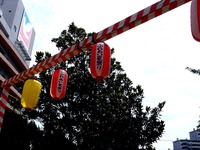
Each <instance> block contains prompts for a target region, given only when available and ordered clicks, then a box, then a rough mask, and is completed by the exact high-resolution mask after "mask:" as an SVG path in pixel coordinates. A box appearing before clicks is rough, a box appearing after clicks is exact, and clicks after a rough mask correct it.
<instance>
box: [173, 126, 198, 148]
mask: <svg viewBox="0 0 200 150" xmlns="http://www.w3.org/2000/svg"><path fill="white" fill-rule="evenodd" d="M189 134H190V139H177V140H176V141H174V142H173V147H174V150H200V131H199V130H195V129H193V131H191V132H189Z"/></svg>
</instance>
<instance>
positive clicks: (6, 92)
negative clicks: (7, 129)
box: [0, 86, 10, 132]
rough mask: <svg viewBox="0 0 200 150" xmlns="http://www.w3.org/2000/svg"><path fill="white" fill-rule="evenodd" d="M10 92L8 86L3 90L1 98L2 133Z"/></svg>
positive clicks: (0, 122)
mask: <svg viewBox="0 0 200 150" xmlns="http://www.w3.org/2000/svg"><path fill="white" fill-rule="evenodd" d="M9 90H10V87H7V86H6V87H4V88H3V91H2V93H1V98H0V132H1V127H2V124H3V118H4V114H5V110H6V107H7V103H8V96H9Z"/></svg>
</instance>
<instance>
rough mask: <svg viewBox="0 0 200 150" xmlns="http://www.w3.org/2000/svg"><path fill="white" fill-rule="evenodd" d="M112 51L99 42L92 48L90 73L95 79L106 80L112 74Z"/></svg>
mask: <svg viewBox="0 0 200 150" xmlns="http://www.w3.org/2000/svg"><path fill="white" fill-rule="evenodd" d="M110 64H111V51H110V47H109V46H108V45H107V44H106V43H103V42H99V43H97V44H95V45H94V46H93V47H92V51H91V57H90V71H91V75H92V77H93V78H95V79H97V80H104V79H105V78H107V77H108V75H109V73H110Z"/></svg>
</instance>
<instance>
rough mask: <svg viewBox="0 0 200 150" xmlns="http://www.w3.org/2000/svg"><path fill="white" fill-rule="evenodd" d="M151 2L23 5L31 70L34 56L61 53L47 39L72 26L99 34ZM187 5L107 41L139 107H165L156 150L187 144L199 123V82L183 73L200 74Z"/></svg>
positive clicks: (42, 0) (43, 0)
mask: <svg viewBox="0 0 200 150" xmlns="http://www.w3.org/2000/svg"><path fill="white" fill-rule="evenodd" d="M155 2H157V1H156V0H124V1H123V2H122V1H114V0H110V1H106V0H102V1H100V2H94V1H92V0H86V1H80V0H73V1H65V0H56V1H49V0H34V1H33V0H32V1H30V0H23V3H24V5H25V8H26V12H27V14H28V16H29V19H30V22H31V23H32V25H33V27H34V29H35V31H36V37H35V43H34V47H33V55H32V61H31V65H30V67H31V66H32V65H33V64H35V62H34V57H35V56H34V55H35V52H36V51H48V52H50V53H51V54H52V55H54V54H56V53H58V52H59V51H58V50H57V48H56V46H55V44H54V43H52V42H51V39H52V38H54V37H58V36H59V35H60V33H61V31H62V30H64V29H68V26H69V24H71V23H72V22H74V23H75V25H77V26H78V27H82V28H84V29H85V30H86V32H87V33H90V32H99V31H101V30H103V29H105V28H107V27H109V26H111V25H113V24H115V23H116V22H118V21H121V20H122V19H125V18H126V17H128V16H130V15H132V14H134V13H137V12H138V11H140V10H142V9H144V8H146V7H148V6H150V5H152V4H154V3H155ZM190 5H191V2H188V3H186V4H184V5H182V6H180V7H178V8H176V9H174V10H172V11H170V12H167V13H165V14H163V15H161V16H159V17H157V18H154V19H152V20H150V21H148V22H146V23H144V24H141V25H139V26H137V27H136V28H133V29H131V30H128V31H127V32H124V33H122V34H120V35H118V36H116V37H114V38H111V39H110V40H108V41H106V43H107V44H108V45H109V46H110V47H111V48H114V49H115V54H114V57H115V58H116V59H117V61H119V62H121V65H122V67H123V69H124V70H125V72H126V73H127V75H128V77H129V78H130V79H131V80H132V82H133V85H134V86H136V85H141V86H142V88H143V89H144V96H145V98H144V102H143V105H144V106H145V105H148V106H152V107H155V106H156V105H157V104H158V103H159V102H162V101H166V104H165V106H164V109H163V112H162V119H163V120H164V121H165V124H166V126H165V133H164V134H163V137H162V138H161V140H159V141H158V143H156V144H155V146H156V148H157V150H166V149H168V148H170V149H171V150H172V149H173V141H175V140H176V139H177V138H179V139H186V138H187V139H189V132H190V131H192V130H193V128H196V126H197V122H198V120H199V112H200V111H199V106H200V102H199V101H200V76H199V75H195V74H193V73H191V72H189V71H188V70H186V69H185V68H186V67H191V68H194V69H200V59H199V56H200V43H199V42H197V41H195V40H194V39H193V37H192V34H191V27H190Z"/></svg>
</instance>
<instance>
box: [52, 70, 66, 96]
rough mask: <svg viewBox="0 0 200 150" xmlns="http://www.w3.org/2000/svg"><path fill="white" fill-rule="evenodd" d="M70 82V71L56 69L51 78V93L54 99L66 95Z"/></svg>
mask: <svg viewBox="0 0 200 150" xmlns="http://www.w3.org/2000/svg"><path fill="white" fill-rule="evenodd" d="M67 82H68V73H67V71H65V70H64V69H57V70H55V71H54V73H53V75H52V78H51V86H50V95H51V97H52V98H53V99H54V100H60V99H62V98H63V97H64V96H65V93H66V88H67Z"/></svg>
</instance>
